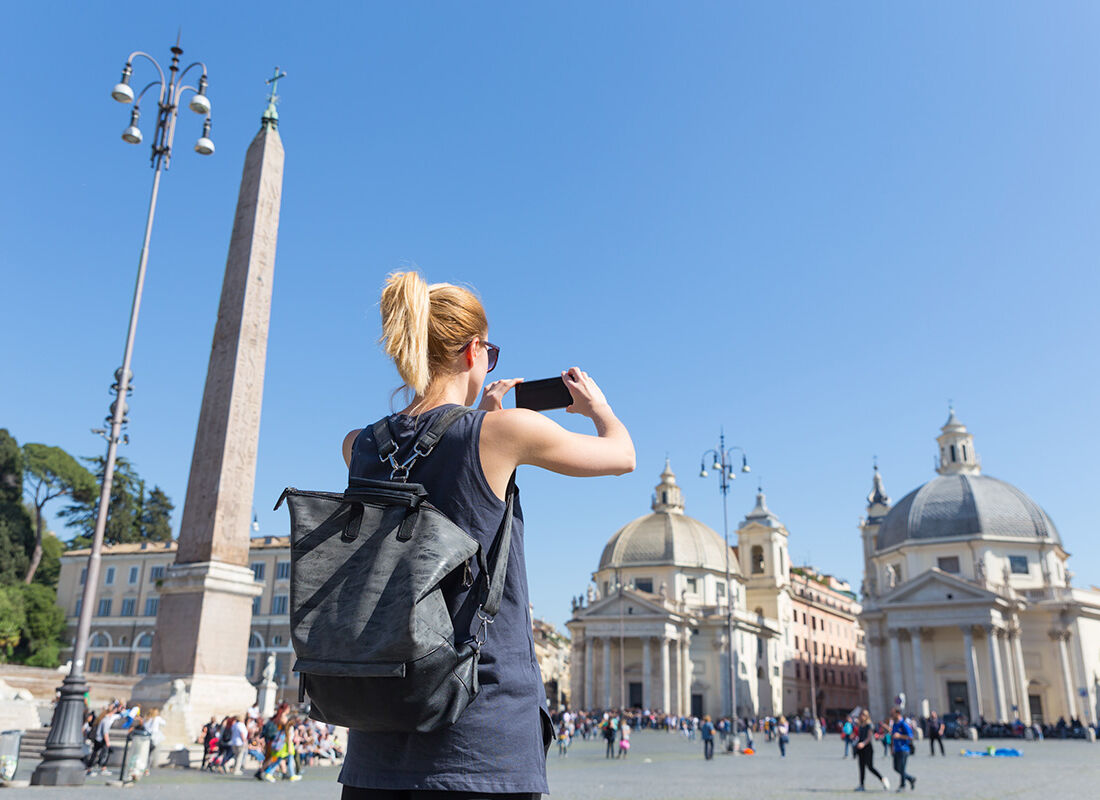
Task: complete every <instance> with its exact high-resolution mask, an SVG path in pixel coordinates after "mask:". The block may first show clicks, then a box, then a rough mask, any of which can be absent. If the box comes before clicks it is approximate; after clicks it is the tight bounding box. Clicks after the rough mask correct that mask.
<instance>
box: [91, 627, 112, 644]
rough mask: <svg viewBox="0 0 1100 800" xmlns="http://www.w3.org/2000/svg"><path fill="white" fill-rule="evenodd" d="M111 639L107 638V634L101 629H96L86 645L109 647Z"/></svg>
mask: <svg viewBox="0 0 1100 800" xmlns="http://www.w3.org/2000/svg"><path fill="white" fill-rule="evenodd" d="M110 646H111V640H110V639H108V638H107V634H105V633H103V631H96V632H95V633H94V634H93V635H92V640H91V641H90V642H89V643H88V647H110Z"/></svg>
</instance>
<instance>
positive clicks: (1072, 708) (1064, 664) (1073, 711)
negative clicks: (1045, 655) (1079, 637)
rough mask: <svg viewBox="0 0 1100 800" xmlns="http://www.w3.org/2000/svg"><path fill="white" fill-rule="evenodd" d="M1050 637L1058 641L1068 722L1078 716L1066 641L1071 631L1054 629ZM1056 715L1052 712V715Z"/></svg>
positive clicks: (1065, 712)
mask: <svg viewBox="0 0 1100 800" xmlns="http://www.w3.org/2000/svg"><path fill="white" fill-rule="evenodd" d="M1050 638H1051V639H1053V640H1054V641H1055V642H1057V643H1058V664H1059V666H1060V667H1061V676H1062V691H1063V695H1062V697H1063V702H1064V703H1065V704H1066V707H1065V711H1064V712H1063V714H1065V717H1066V722H1069V720H1070V719H1071V718H1073V717H1076V716H1077V701H1076V698H1075V697H1074V692H1073V676H1072V675H1071V673H1070V666H1069V653H1068V652H1067V647H1066V642H1067V641H1069V631H1066V630H1052V631H1051V632H1050ZM1053 716H1054V715H1053V714H1051V717H1053Z"/></svg>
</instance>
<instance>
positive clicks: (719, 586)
mask: <svg viewBox="0 0 1100 800" xmlns="http://www.w3.org/2000/svg"><path fill="white" fill-rule="evenodd" d="M714 588H715V590H716V591H717V592H718V596H719V597H725V596H726V582H725V581H718V582H717V583H715V584H714Z"/></svg>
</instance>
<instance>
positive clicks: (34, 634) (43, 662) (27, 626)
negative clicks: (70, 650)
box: [12, 584, 65, 668]
mask: <svg viewBox="0 0 1100 800" xmlns="http://www.w3.org/2000/svg"><path fill="white" fill-rule="evenodd" d="M12 588H13V589H14V588H18V589H20V590H22V594H23V608H24V613H25V615H26V618H25V621H24V623H23V630H22V633H21V635H20V638H19V644H17V645H16V646H15V651H14V654H13V660H14V661H18V662H19V663H22V664H26V665H28V666H31V667H50V668H53V667H56V666H57V664H58V660H59V659H58V654H59V653H60V651H61V634H62V633H63V632H64V631H65V612H64V611H62V610H61V609H60V608H59V607H58V605H57V596H56V594H55V593H54V591H53V590H52V589H50V588H49V587H47V586H41V585H39V584H31V585H30V586H20V587H12Z"/></svg>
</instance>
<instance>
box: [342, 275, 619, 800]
mask: <svg viewBox="0 0 1100 800" xmlns="http://www.w3.org/2000/svg"><path fill="white" fill-rule="evenodd" d="M381 311H382V342H383V343H384V346H385V350H386V353H387V354H388V355H389V356H390V357H391V358H393V360H394V362H395V365H396V367H397V371H398V374H399V375H400V376H401V379H402V380H403V381H404V385H405V387H407V388H408V389H409V390H411V392H412V395H413V396H412V400H411V402H410V403H409V405H408V406H407V407H406V408H405V409H404V410H402V411H401V412H400V413H398V414H392V415H390V416H389V417H388V422H389V428H390V432H391V434H392V436H393V439H394V442H395V443H396V444H397V445H398V455H397V458H398V459H400V460H401V461H404V460H405V459H406V458H408V455H409V453H410V452H411V450H412V442H413V440H414V439H415V438H416V437H417V436H419V435H420V434H421V433H423V432H424V431H425V430H426V429H427V427H428V426H429V425H430V424H431V423H432V422H433V421H434V420H435V419H437V418H438V416H439V415H440V414H441V413H442V412H444V411H445V410H446V409H448V408H451V407H453V406H455V405H460V406H472V405H473V404H474V403H475V402H477V399H478V394H479V393H481V395H482V396H481V402H480V404H479V405H478V407H477V409H476V410H474V411H473V412H472V413H469V414H467V415H465V416H464V417H462V418H460V419H459V420H458V421H457V422H456V423H455V424H454V425H453V426H452V427H451V428H450V429H449V430H448V431H447V432H446V434H444V436H443V437H442V438H441V439H440V441H439V443H438V444H437V445H436V447H435V449H434V450H433V451H432V453H431V454H430V455H429V456H428V457H426V458H421V459H420V460H419V461H417V463H416V464H415V466H413V468H412V472H411V474H410V475H409V480H410V481H413V482H416V483H420V484H423V485H424V486H425V488H426V489H427V490H428V494H429V499H430V501H431V502H432V504H433V505H434V506H436V507H437V508H439V509H440V510H441V511H442V512H443V513H444V514H446V515H447V516H448V517H449V518H450V519H451V520H452V521H454V522H455V523H456V524H457V525H459V527H461V528H462V529H463V530H465V531H466V532H468V533H469V534H470V535H472V536H474V537H475V538H476V539H477V540H478V541H479V542H480V543H481V544H482V546H483V547H485V548H488V547H489V546H490V545H491V543H492V541H493V539H494V537H495V535H496V532H497V528H498V526H499V525H500V522H501V518H502V516H503V513H504V508H505V495H506V491H507V487H508V484H509V479H510V477H511V475H512V473H513V472H514V471H515V470H516V468H517V467H518V466H520V465H522V464H529V465H533V466H537V467H542V468H543V469H548V470H550V471H552V472H557V473H560V474H563V475H571V476H578V477H579V476H597V475H621V474H624V473H627V472H630V471H632V470H633V469H634V445H633V442H632V441H631V439H630V434H629V433H628V432H627V430H626V428H625V427H624V426H623V424H622V423H621V422H619V420H618V419H617V418H616V417H615V415H614V413H612V411H611V407H610V406H609V405H608V403H607V400H606V399H605V398H604V395H603V392H601V391H600V388H599V387H598V386H597V385H596V383H595V381H593V380H592V379H591V378H590V377H588V375H587V374H586V373H584V372H582V371H581V370H580V369H577V368H576V367H574V368H572V369H569V370H567V371H566V372H563V373H562V379H563V380H564V381H565V384H566V386H567V387H568V389H569V392H570V394H571V395H572V398H573V403H572V405H570V406H569V407H568V408H567V409H566V411H568V412H570V413H574V414H582V415H584V416H586V417H588V418H589V419H591V420H592V421H593V423H594V424H595V428H596V435H594V436H586V435H582V434H578V433H572V432H570V431H567V430H566V429H564V428H562V427H561V426H560V425H558V424H557V423H555V422H553V421H552V420H550V419H549V418H548V417H546V416H544V415H542V414H539V413H537V412H534V411H530V410H528V409H519V408H516V409H504V408H503V407H502V400H503V398H504V395H505V394H507V392H508V391H509V390H511V389H512V387H514V386H515V385H516V384H517V383H519V382H520V379H507V380H498V381H495V382H493V383H491V384H489V385H488V387H485V390H484V393H482V388H483V384H484V383H485V376H486V375H487V374H488V373H489V372H490V371H491V370H492V369H493V368H494V367H495V366H496V362H497V357H498V355H499V353H500V349H499V348H498V347H497V346H496V345H493V344H490V343H489V342H488V341H486V337H487V336H488V333H489V324H488V321H487V319H486V317H485V310H484V309H483V308H482V305H481V302H480V301H479V300H478V299H477V297H475V296H474V295H473V294H472V293H471V292H470V291H468V290H467V289H464V288H461V287H458V286H452V285H450V284H443V283H437V284H433V285H431V286H428V285H427V284H426V283H425V282H424V280H423V279H422V278H421V277H420V275H419V274H418V273H416V272H404V273H395V274H393V275H391V276H390V277H389V278H388V279H387V281H386V286H385V288H384V289H383V291H382V300H381ZM368 421H370V422H373V420H368ZM343 455H344V461H345V463H346V464H347V465H348V470H349V476H350V477H358V478H372V479H376V480H377V479H380V480H389V479H390V478H391V467H390V465H389V464H388V463H386V462H383V461H381V460H380V459H379V454H378V447H377V445H376V443H375V442H374V437H373V434H372V431H371V429H370V427H367V428H364V429H359V430H353V431H351V432H350V433H349V434H348V435H347V436H346V437H345V438H344V443H343ZM523 553H524V547H523V513H522V510H521V509H520V505H519V498H518V496H517V497H516V500H515V503H514V520H513V527H512V544H511V548H510V550H509V553H508V574H507V579H506V582H505V586H504V598H503V601H502V603H501V606H500V611H499V613H498V614H497V615H496V620H495V622H494V624H493V625H492V626H491V628H489V630H488V641H487V643H486V645H485V647H484V648H483V650H482V655H481V664H480V666H479V668H478V682H479V685H480V687H481V689H480V693H479V695H478V696H477V698H476V699H475V700H474V701H473V702H472V703H471V704H470V706H469V707H468V708H467V709H466V710H465V711H464V712H463V714H462V716H461V717H460V718H459V719H458V721H457V722H456V723H455V724H454V725H452V726H451V727H449V728H445V729H442V730H439V731H434V732H431V733H392V732H387V733H368V732H364V731H354V730H353V731H351V732H350V733H349V736H348V749H347V755H346V758H345V759H344V766H343V769H342V770H341V772H340V782H341V783H343V784H344V790H343V797H344V798H345V800H419V799H420V797H421V793H422V792H431V793H432V794H431V797H436V796H438V794H439V793H440V792H453V793H456V795H455V796H456V797H459V796H460V797H463V798H467V799H469V798H484V797H507V798H520V797H524V798H530V797H537V796H538V795H540V794H543V793H546V792H547V791H548V788H547V785H546V747H548V746H549V744H550V742H551V741H552V738H553V726H552V724H551V722H550V717H549V715H548V713H547V712H546V708H545V704H546V694H545V690H544V688H543V684H542V677H541V675H540V673H539V667H538V662H537V661H536V659H535V650H534V642H533V639H532V635H531V620H530V616H529V606H528V595H527V572H526V566H525V564H524V554H523ZM475 569H476V566H475ZM474 577H475V578H476V575H475V576H474ZM473 585H474V586H477V585H478V582H477V581H476V580H475V581H474V583H473ZM469 591H470V589H469V588H464V587H463V586H461V585H459V582H457V581H456V582H454V584H453V585H452V586H451V587H450V591H449V593H448V603H449V605H450V608H451V609H452V613H454V614H455V629H456V631H461V632H462V633H461V634H459V635H465V634H466V632H467V631H468V630H469V631H470V632H471V633H472V632H473V631H472V627H471V623H472V621H473V620H474V617H473V615H472V609H471V608H470V606H471V604H470V603H466V602H464V601H465V600H466V598H467V596H468V595H469Z"/></svg>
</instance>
